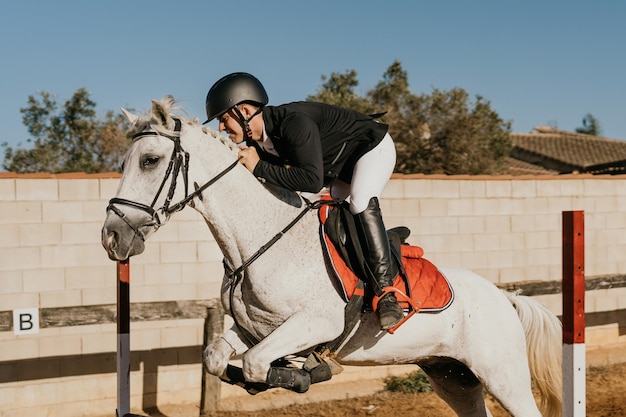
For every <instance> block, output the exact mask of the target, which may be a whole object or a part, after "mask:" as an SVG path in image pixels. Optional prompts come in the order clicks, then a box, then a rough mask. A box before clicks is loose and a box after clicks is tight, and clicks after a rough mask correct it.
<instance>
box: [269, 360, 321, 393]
mask: <svg viewBox="0 0 626 417" xmlns="http://www.w3.org/2000/svg"><path fill="white" fill-rule="evenodd" d="M267 384H268V385H269V386H270V387H272V388H286V389H288V390H291V391H295V392H297V393H300V394H302V393H303V392H307V391H308V390H309V387H310V386H311V374H309V373H308V372H307V371H303V370H302V369H296V368H278V367H271V368H270V370H269V371H268V372H267Z"/></svg>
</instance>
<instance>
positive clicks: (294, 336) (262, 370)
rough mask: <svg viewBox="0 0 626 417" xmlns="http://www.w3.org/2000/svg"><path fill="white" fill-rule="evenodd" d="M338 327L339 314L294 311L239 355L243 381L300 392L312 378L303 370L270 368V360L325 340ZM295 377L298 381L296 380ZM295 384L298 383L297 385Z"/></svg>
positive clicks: (335, 333)
mask: <svg viewBox="0 0 626 417" xmlns="http://www.w3.org/2000/svg"><path fill="white" fill-rule="evenodd" d="M339 311H340V313H342V311H341V310H339ZM342 331H343V314H338V315H337V316H336V317H334V318H329V317H311V315H309V314H306V313H297V314H294V315H293V316H291V317H290V318H289V319H287V320H286V321H285V322H284V323H283V324H281V325H280V326H279V327H277V328H276V329H275V330H274V331H273V332H272V333H270V334H269V335H268V336H267V337H265V338H264V339H263V340H262V341H261V342H259V343H258V344H257V345H255V346H253V347H252V348H250V350H248V351H247V352H246V353H245V354H244V355H243V358H242V362H243V374H244V377H245V378H246V380H247V381H251V382H262V383H267V384H269V386H270V387H282V388H288V389H292V390H294V391H299V392H304V391H306V390H307V389H308V386H309V385H310V383H311V382H315V381H311V380H310V375H307V374H306V371H303V370H299V369H295V370H293V369H286V368H272V367H271V364H272V362H274V361H275V360H276V359H280V358H284V357H285V356H288V355H293V354H297V353H299V352H302V351H306V350H307V349H309V348H312V347H315V346H317V345H319V344H321V343H324V342H329V341H331V340H333V339H335V338H337V337H338V336H339V335H340V334H341V332H342ZM294 378H295V381H294ZM302 378H304V379H302ZM298 379H300V380H301V381H300V382H298ZM294 384H295V385H296V386H294ZM298 384H300V385H301V386H300V387H298V386H297V385H298Z"/></svg>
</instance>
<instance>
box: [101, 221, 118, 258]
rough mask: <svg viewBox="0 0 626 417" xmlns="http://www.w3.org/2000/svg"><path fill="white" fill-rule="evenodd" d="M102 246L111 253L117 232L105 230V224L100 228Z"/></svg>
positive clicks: (114, 246) (115, 243) (115, 242)
mask: <svg viewBox="0 0 626 417" xmlns="http://www.w3.org/2000/svg"><path fill="white" fill-rule="evenodd" d="M102 246H103V247H104V249H106V251H107V252H108V253H109V254H111V253H113V252H114V251H115V248H116V247H117V232H115V231H109V230H107V228H106V226H105V227H103V228H102Z"/></svg>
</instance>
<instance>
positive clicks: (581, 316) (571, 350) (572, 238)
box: [562, 211, 586, 417]
mask: <svg viewBox="0 0 626 417" xmlns="http://www.w3.org/2000/svg"><path fill="white" fill-rule="evenodd" d="M562 217H563V291H562V293H563V417H584V416H585V413H586V397H585V395H586V393H585V391H586V381H585V378H586V361H585V213H584V211H564V212H563V213H562Z"/></svg>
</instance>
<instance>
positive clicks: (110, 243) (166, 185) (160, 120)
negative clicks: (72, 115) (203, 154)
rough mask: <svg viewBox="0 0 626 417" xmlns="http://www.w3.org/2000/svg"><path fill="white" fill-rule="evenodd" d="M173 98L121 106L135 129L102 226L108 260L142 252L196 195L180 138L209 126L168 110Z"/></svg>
mask: <svg viewBox="0 0 626 417" xmlns="http://www.w3.org/2000/svg"><path fill="white" fill-rule="evenodd" d="M174 103H175V101H174V99H173V98H172V97H170V96H167V97H164V98H163V99H161V100H153V101H152V109H151V111H150V112H148V113H147V114H145V115H142V116H136V115H134V114H132V113H130V112H128V111H126V110H122V111H123V113H124V114H125V115H126V117H127V118H128V120H129V121H130V122H131V124H132V125H133V126H134V128H135V129H136V130H137V131H138V132H139V133H137V134H136V135H135V136H134V137H133V144H132V146H131V147H130V149H129V150H128V152H127V153H126V156H125V157H124V164H123V167H122V179H121V181H120V184H119V188H118V190H117V194H116V196H115V197H114V198H112V199H111V200H110V202H109V205H108V207H107V217H106V219H105V222H104V226H103V228H102V245H103V246H104V248H105V250H106V251H107V253H108V255H109V258H111V259H112V260H124V259H127V258H129V257H131V256H133V255H138V254H140V253H142V252H143V250H144V242H145V240H146V239H147V238H148V237H149V236H150V235H151V234H152V233H154V232H155V231H156V230H158V228H159V227H160V226H162V225H163V224H164V223H166V222H167V221H168V219H169V217H170V215H171V214H172V213H173V212H175V211H179V210H182V209H183V208H184V207H185V205H187V204H190V203H191V201H192V200H193V198H194V197H195V195H196V194H195V193H192V194H191V195H190V194H189V193H188V170H189V154H188V153H187V152H186V151H185V150H184V149H183V147H182V144H181V137H182V136H183V134H185V133H186V132H188V131H193V129H197V130H198V131H199V132H203V133H204V134H206V133H208V128H205V127H202V126H199V125H198V123H197V119H196V120H193V121H185V120H184V119H183V118H182V117H179V116H175V115H172V114H171V111H172V109H173V108H174V107H173V105H174ZM213 136H216V133H215V132H214V135H213ZM235 164H236V162H235ZM173 201H178V203H172V202H173Z"/></svg>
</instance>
